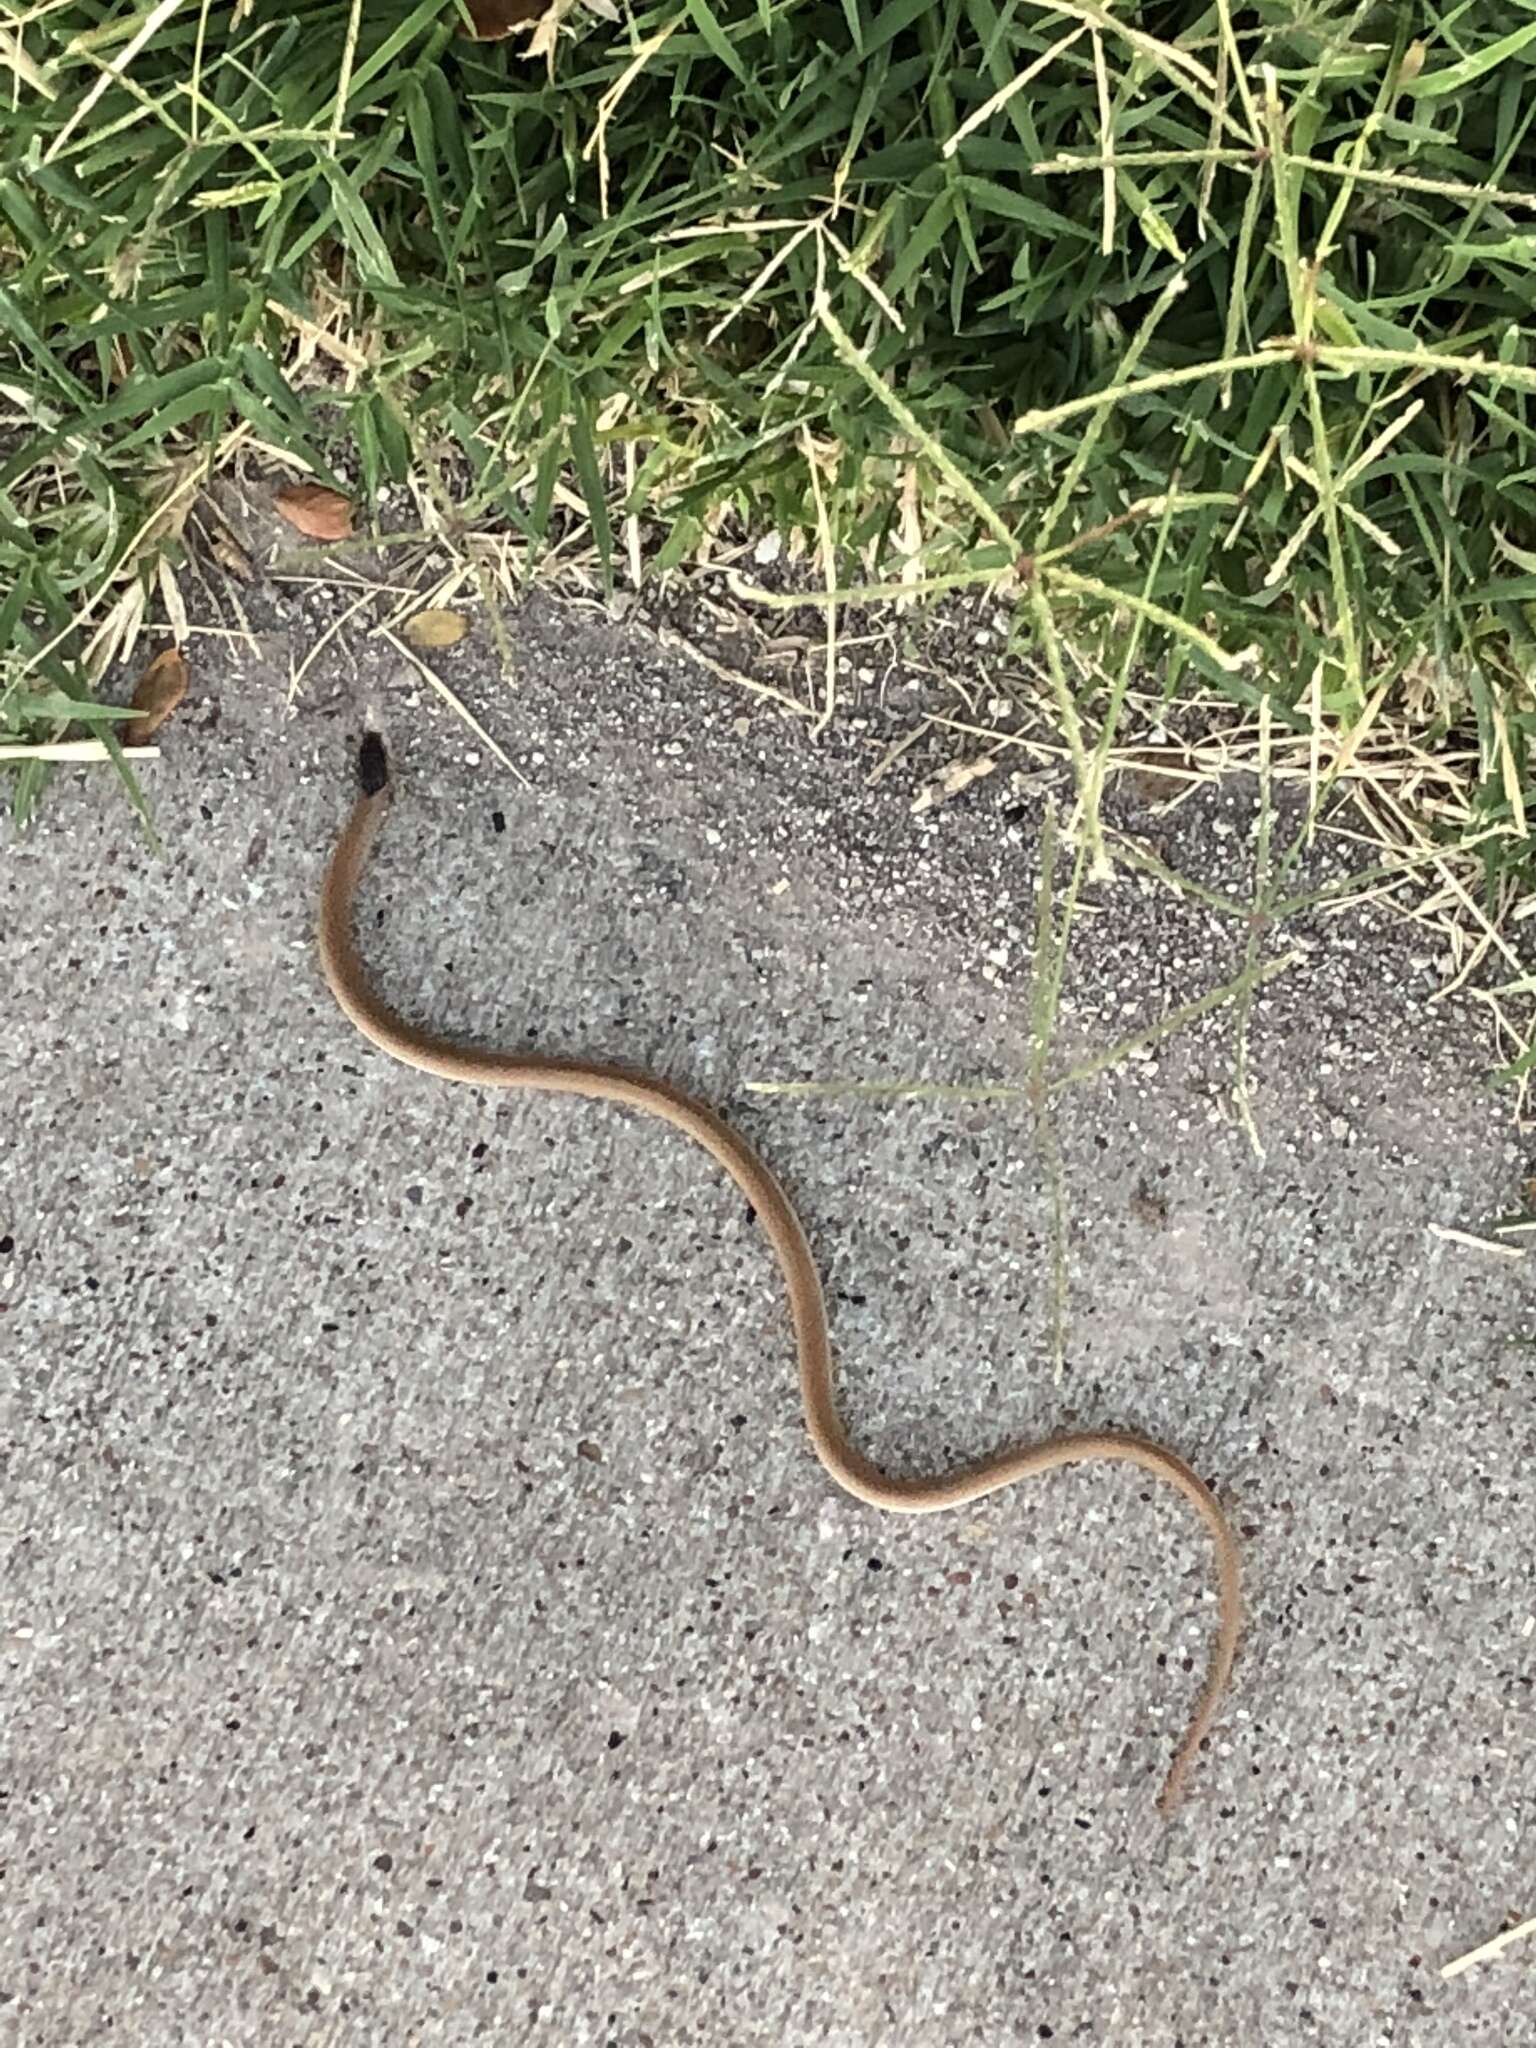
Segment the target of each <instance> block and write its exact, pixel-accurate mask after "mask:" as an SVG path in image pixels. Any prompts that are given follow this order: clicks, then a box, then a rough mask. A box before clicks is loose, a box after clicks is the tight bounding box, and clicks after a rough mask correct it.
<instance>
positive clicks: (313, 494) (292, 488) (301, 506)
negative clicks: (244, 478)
mask: <svg viewBox="0 0 1536 2048" xmlns="http://www.w3.org/2000/svg"><path fill="white" fill-rule="evenodd" d="M273 503H274V505H275V506H276V508H277V511H278V513H279V515H280V517H282V518H284V519H286V520H287V522H288V524H289V525H290V526H295V527H297V528H298V530H299V532H300V533H302V534H305V535H307V537H308V538H309V539H310V540H350V539H351V538H352V505H351V501H350V500H349V499H347V498H344V497H343V496H342V495H341V493H340V491H330V490H327V489H326V487H325V485H324V484H285V485H284V486H283V488H282V490H280V491H279V492H278V494H277V496H276V498H275V499H274V500H273Z"/></svg>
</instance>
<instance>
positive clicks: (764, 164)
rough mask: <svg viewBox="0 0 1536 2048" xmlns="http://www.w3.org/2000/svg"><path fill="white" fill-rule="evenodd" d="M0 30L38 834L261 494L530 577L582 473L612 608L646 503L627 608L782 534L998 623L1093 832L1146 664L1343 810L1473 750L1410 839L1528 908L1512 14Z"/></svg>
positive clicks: (19, 737)
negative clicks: (275, 480) (1448, 853)
mask: <svg viewBox="0 0 1536 2048" xmlns="http://www.w3.org/2000/svg"><path fill="white" fill-rule="evenodd" d="M608 16H613V17H614V18H613V19H608V18H605V17H608ZM8 19H9V21H10V23H11V24H12V25H11V26H9V27H8V28H6V29H5V30H4V31H3V32H0V75H6V76H7V78H8V83H9V87H10V91H9V94H8V105H7V109H6V112H5V115H4V117H3V131H0V133H3V151H0V154H3V169H0V332H3V334H4V336H5V360H4V362H3V364H0V421H3V431H0V568H3V578H0V587H3V590H4V596H3V601H0V626H3V632H0V647H3V649H4V655H3V659H4V662H5V667H4V669H3V670H0V678H3V681H0V747H5V748H8V749H10V750H11V767H12V770H13V773H14V775H15V787H14V803H15V807H16V810H17V812H18V814H19V815H20V816H22V817H24V816H25V815H26V814H27V812H28V811H29V810H30V808H31V807H32V806H33V804H34V803H35V801H36V798H37V795H38V792H39V790H40V788H41V786H42V783H43V780H44V778H45V776H46V774H47V773H48V772H49V769H48V764H47V762H46V761H45V760H44V759H42V758H41V757H38V756H33V757H26V756H25V755H23V756H21V757H20V758H17V757H16V754H15V750H16V749H25V748H27V747H31V746H35V745H37V744H38V743H42V742H48V741H55V740H58V739H60V738H62V737H65V736H66V735H68V734H69V733H72V732H78V731H81V730H87V731H90V732H93V733H94V732H100V733H102V734H103V735H106V736H108V744H109V746H110V745H111V741H110V730H111V728H110V724H109V723H104V722H101V720H100V715H99V713H97V712H95V711H93V710H92V709H91V708H90V698H91V694H92V690H93V686H94V683H95V681H96V680H97V678H98V676H99V674H100V672H101V670H102V668H103V666H104V665H105V664H106V663H107V661H109V660H110V659H111V657H112V656H113V655H114V653H115V652H117V651H118V649H119V648H120V647H121V646H122V645H123V643H124V641H125V639H126V638H128V637H129V636H130V634H131V632H132V630H133V629H134V628H135V627H136V625H137V624H138V622H139V621H140V620H141V619H142V618H143V617H145V616H146V615H147V616H149V617H151V618H153V617H155V616H156V615H157V614H156V611H155V607H156V605H157V604H159V603H160V602H162V597H163V591H164V578H165V577H166V575H167V574H169V575H171V576H173V577H174V576H175V574H176V573H177V571H178V568H179V566H180V564H181V562H182V560H183V549H184V547H185V545H186V543H185V539H184V533H183V526H184V521H185V517H186V513H187V509H188V507H189V506H190V505H191V504H192V502H193V500H194V498H195V494H196V490H197V487H198V485H199V483H200V481H201V480H202V478H203V477H204V476H205V475H206V474H207V473H209V472H210V471H211V470H214V469H216V468H218V467H219V466H220V465H221V464H225V463H228V462H231V461H233V460H237V459H242V458H249V457H253V456H254V457H255V458H256V459H257V460H258V461H270V462H272V463H273V465H274V466H276V465H278V464H279V463H281V464H285V465H286V468H287V473H290V474H291V473H294V469H295V466H298V467H301V468H302V469H303V470H305V471H308V472H312V473H313V474H314V475H315V476H316V477H318V478H320V479H322V480H325V481H330V482H334V481H337V480H338V473H340V475H341V478H342V480H344V481H348V482H351V481H352V480H353V479H359V480H360V485H361V494H362V496H363V498H364V499H365V500H367V499H370V498H371V497H372V495H373V493H374V492H375V491H376V490H377V489H378V488H379V487H380V486H381V485H382V484H384V483H386V482H388V481H390V480H403V479H405V478H407V477H408V476H410V477H414V478H415V479H416V480H417V482H418V485H419V486H420V487H421V488H424V489H426V490H428V491H430V492H432V493H433V494H434V495H436V496H437V497H438V499H439V500H440V502H443V503H446V502H447V500H448V498H449V496H450V495H451V496H452V497H453V499H454V503H455V511H454V514H453V517H454V520H455V521H456V522H457V523H458V525H459V527H460V528H461V529H469V528H473V527H476V526H483V525H486V524H491V523H494V524H496V525H498V526H500V527H501V528H502V529H504V530H505V531H507V532H510V533H511V534H512V535H514V536H515V537H516V540H517V543H518V552H517V557H516V559H517V561H518V564H519V573H520V574H523V575H526V576H533V575H536V574H537V573H538V571H539V567H540V562H541V557H542V555H543V553H544V551H545V550H546V547H547V546H548V543H549V540H550V537H551V533H552V529H553V528H554V527H555V526H556V524H557V522H558V521H559V520H560V519H561V518H562V517H566V516H568V515H565V514H563V513H562V511H561V506H562V504H563V503H564V502H565V501H566V488H565V487H566V486H567V485H568V486H569V488H570V489H573V490H574V491H575V492H576V493H578V494H579V497H580V498H581V500H583V501H584V503H585V506H586V512H587V518H588V520H589V522H590V542H591V547H592V549H593V550H594V552H595V555H596V557H597V559H598V561H599V563H600V566H601V569H602V572H603V574H604V575H605V576H608V577H615V576H617V575H619V574H621V573H624V571H625V563H624V560H623V559H622V557H621V555H620V553H619V549H620V542H621V539H622V525H623V523H626V522H633V521H638V522H639V528H638V530H639V532H640V533H641V534H642V536H643V540H644V550H645V559H646V562H647V564H648V570H649V573H653V574H660V573H662V572H663V571H665V570H667V569H668V568H682V567H685V566H686V565H688V564H690V563H691V562H693V561H695V560H696V559H697V558H698V557H699V555H700V553H701V551H707V549H708V548H709V547H710V545H711V541H712V536H714V535H716V534H718V533H719V532H720V531H722V529H724V530H734V529H738V528H745V529H749V530H750V529H755V528H761V527H763V526H768V525H772V526H775V527H777V528H779V529H781V530H782V531H784V532H785V533H788V534H793V533H796V532H799V533H802V534H804V535H805V536H806V537H807V538H808V539H809V540H810V541H811V542H812V543H814V544H817V545H818V546H819V547H820V549H821V557H820V559H821V561H822V564H823V569H824V571H825V582H826V585H827V586H828V590H829V592H830V595H827V596H825V597H824V599H823V601H824V602H826V603H828V604H830V605H832V606H833V607H834V608H835V607H836V606H837V604H838V603H840V602H843V601H847V600H848V599H851V598H857V597H862V596H866V595H868V594H869V593H870V592H871V591H879V590H881V589H883V588H892V589H896V590H899V591H901V592H904V593H910V592H913V591H916V592H918V593H923V592H926V591H939V590H944V589H953V588H962V589H963V588H966V587H969V586H972V585H974V586H976V587H977V588H987V587H991V588H992V589H993V590H994V591H995V592H996V593H997V594H998V596H999V597H1000V598H1001V599H1003V600H1009V601H1011V602H1012V603H1013V605H1014V609H1015V615H1016V622H1017V624H1016V631H1017V636H1018V639H1019V642H1020V643H1021V645H1024V646H1027V647H1029V648H1030V649H1032V650H1033V652H1034V653H1036V654H1037V655H1038V656H1039V657H1040V658H1041V661H1042V664H1043V668H1044V671H1045V673H1046V674H1047V675H1048V676H1049V678H1050V679H1051V687H1052V689H1053V691H1054V693H1055V695H1056V698H1057V702H1058V706H1059V710H1060V715H1061V719H1062V723H1063V726H1064V728H1065V730H1066V732H1067V734H1068V736H1069V738H1070V740H1071V743H1072V746H1073V750H1074V756H1075V759H1076V761H1077V765H1078V769H1079V773H1080V776H1082V777H1083V779H1084V781H1085V786H1087V787H1088V789H1089V792H1090V796H1091V792H1092V776H1093V773H1094V769H1095V763H1096V761H1097V762H1098V763H1099V764H1100V766H1101V765H1102V752H1101V750H1100V748H1099V745H1098V742H1099V741H1100V740H1101V739H1102V737H1103V735H1104V734H1105V733H1106V732H1107V731H1108V730H1110V729H1111V728H1112V726H1113V723H1114V720H1115V717H1116V716H1117V715H1118V711H1119V707H1120V702H1121V693H1123V688H1124V679H1125V678H1127V677H1128V676H1129V675H1130V673H1131V669H1132V663H1133V661H1134V663H1136V664H1140V665H1144V664H1145V663H1147V662H1151V661H1158V662H1160V663H1162V664H1163V670H1162V672H1163V674H1164V675H1165V677H1166V687H1167V689H1168V690H1169V691H1170V692H1178V691H1181V690H1185V689H1192V688H1199V689H1201V690H1207V691H1208V690H1210V689H1213V688H1214V689H1215V690H1217V691H1219V692H1221V693H1222V694H1223V695H1225V696H1227V697H1229V698H1232V699H1234V700H1236V701H1238V702H1240V703H1243V704H1247V705H1250V706H1251V705H1254V704H1256V703H1257V702H1258V700H1259V698H1260V697H1261V696H1262V697H1264V698H1266V699H1267V701H1268V704H1269V707H1270V710H1269V715H1270V716H1272V718H1273V720H1274V722H1275V727H1276V730H1277V732H1278V733H1281V734H1284V733H1286V732H1290V733H1299V734H1307V735H1310V736H1312V738H1313V742H1314V744H1315V745H1317V746H1319V747H1320V748H1321V756H1320V758H1321V764H1322V769H1323V771H1324V772H1326V769H1327V766H1328V763H1329V760H1330V759H1331V758H1332V757H1333V750H1335V749H1336V748H1337V746H1338V745H1339V744H1340V743H1341V742H1345V741H1347V740H1348V739H1349V736H1350V735H1351V734H1357V733H1358V731H1359V728H1360V726H1361V724H1362V722H1364V721H1368V722H1369V725H1370V729H1371V731H1372V733H1373V734H1375V733H1386V732H1390V733H1391V734H1392V735H1393V736H1394V741H1395V742H1397V741H1400V740H1401V739H1402V737H1403V736H1404V735H1405V734H1406V735H1409V736H1411V738H1412V739H1413V741H1414V743H1415V744H1417V745H1419V746H1421V747H1424V748H1426V749H1428V750H1430V751H1431V752H1433V751H1434V750H1435V749H1436V748H1438V747H1441V746H1442V744H1443V743H1445V742H1447V741H1448V740H1451V739H1453V738H1454V739H1455V740H1456V741H1457V742H1458V744H1460V746H1461V751H1462V752H1463V753H1465V752H1466V751H1467V750H1466V748H1465V745H1464V742H1465V741H1466V740H1467V738H1468V737H1469V736H1470V737H1471V738H1472V739H1473V740H1474V741H1475V748H1474V749H1473V753H1474V756H1475V762H1476V766H1475V769H1474V770H1473V771H1472V772H1471V773H1470V774H1463V775H1462V776H1461V782H1462V784H1463V785H1464V787H1462V789H1461V792H1460V795H1459V797H1458V800H1457V802H1456V803H1454V804H1448V805H1445V806H1443V807H1442V811H1441V814H1439V815H1436V816H1433V817H1431V818H1430V819H1429V822H1428V825H1427V828H1426V829H1427V830H1428V831H1429V833H1430V835H1431V837H1432V838H1436V837H1438V838H1439V839H1441V840H1445V841H1449V840H1453V839H1455V838H1457V837H1460V836H1465V835H1475V836H1479V838H1480V845H1479V859H1480V861H1481V864H1482V865H1481V881H1482V886H1483V888H1484V890H1485V893H1486V896H1487V904H1488V907H1489V914H1490V915H1495V916H1496V915H1497V914H1498V906H1499V904H1500V903H1502V902H1507V901H1508V900H1509V892H1510V890H1511V889H1513V890H1515V891H1516V892H1518V891H1519V890H1521V889H1523V888H1526V887H1528V886H1529V883H1530V880H1531V867H1530V855H1529V848H1528V841H1527V838H1526V831H1525V824H1526V810H1527V807H1528V806H1529V804H1530V803H1531V802H1532V801H1533V800H1536V786H1533V774H1532V765H1531V764H1532V738H1533V729H1536V700H1533V695H1532V689H1531V683H1530V662H1531V646H1532V639H1533V632H1536V363H1533V353H1532V315H1533V308H1536V196H1533V195H1536V142H1533V136H1532V127H1533V123H1536V11H1533V8H1532V6H1531V4H1529V0H1465V4H1448V5H1439V4H1435V0H1431V4H1429V5H1426V6H1425V7H1423V8H1422V9H1406V8H1394V7H1366V6H1355V7H1350V6H1344V5H1335V4H1328V0H1322V4H1309V0H1299V4H1296V5H1286V4H1279V0H1260V4H1258V5H1256V6H1248V7H1244V8H1241V9H1234V8H1232V7H1229V6H1228V5H1227V0H1218V4H1216V5H1214V6H1209V7H1202V6H1198V5H1195V4H1190V0H1165V4H1162V5H1147V4H1142V5H1135V4H1131V0H1125V4H1122V5H1121V6H1120V7H1119V8H1118V9H1116V10H1114V11H1109V10H1106V9H1104V8H1102V7H1101V6H1099V5H1097V4H1094V0H890V4H886V5H881V4H879V0H831V4H812V0H800V4H797V0H714V4H712V0H663V4H661V5H640V6H639V7H637V8H636V10H635V11H634V12H633V13H632V14H629V15H624V14H621V13H620V11H619V10H618V9H617V8H616V7H615V6H613V5H611V4H610V0H604V4H603V7H602V10H601V12H598V11H594V10H593V9H589V8H587V7H582V6H578V7H576V8H574V9H573V10H572V11H570V12H569V13H568V14H567V15H566V16H565V20H564V24H563V28H562V31H561V34H560V36H559V39H558V42H557V46H556V48H555V51H554V54H553V59H552V61H551V62H549V63H546V62H545V61H544V60H543V59H542V58H539V59H534V60H530V59H529V58H528V57H527V56H525V55H524V54H523V53H522V51H521V47H520V45H519V44H518V43H517V42H515V41H507V42H500V43H492V44H483V43H476V42H474V41H472V40H470V39H468V38H467V37H465V36H464V35H462V34H461V33H460V32H459V17H458V14H457V11H456V7H455V5H454V4H453V0H419V4H416V5H414V6H411V5H404V4H388V0H385V4H378V0H370V4H369V5H368V6H367V7H366V8H365V7H363V6H362V5H361V0H355V4H354V5H353V6H351V7H350V8H349V7H348V6H346V5H341V4H319V0H298V4H295V5H289V6H285V7H282V8H273V7H270V6H267V5H266V4H264V0H258V4H257V5H256V6H255V7H254V8H252V9H248V10H242V9H240V8H233V9H232V8H230V7H227V6H211V5H207V6H199V5H198V4H196V0H185V4H177V0H158V4H156V5H153V6H150V7H141V8H136V9H134V10H132V11H130V12H126V13H125V12H122V11H120V10H119V9H118V8H116V7H111V6H108V5H106V4H105V0H100V4H95V5H82V4H73V0H36V4H33V5H30V6H28V5H26V4H24V0H23V4H22V5H21V6H20V9H19V11H18V10H17V9H15V8H13V9H12V10H11V12H10V14H9V16H8ZM1414 37H1417V38H1419V39H1420V40H1418V41H1417V42H1415V41H1414V40H1413V38H1414ZM1020 80H1022V81H1023V83H1022V85H1019V84H1018V81H1020ZM1010 87H1016V89H1014V90H1012V91H1010V90H1009V88H1010ZM317 334H318V336H319V337H320V340H319V343H318V345H317V342H316V336H317ZM631 530H633V528H631ZM1073 654H1077V655H1086V656H1087V661H1086V664H1085V663H1084V662H1082V661H1073V660H1071V659H1069V658H1068V657H1069V656H1070V655H1073ZM1085 674H1086V675H1087V677H1088V681H1087V682H1086V683H1084V682H1082V681H1080V680H1079V678H1081V677H1082V676H1084V675H1085ZM1449 751H1450V749H1447V752H1449ZM1090 810H1091V804H1090Z"/></svg>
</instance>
